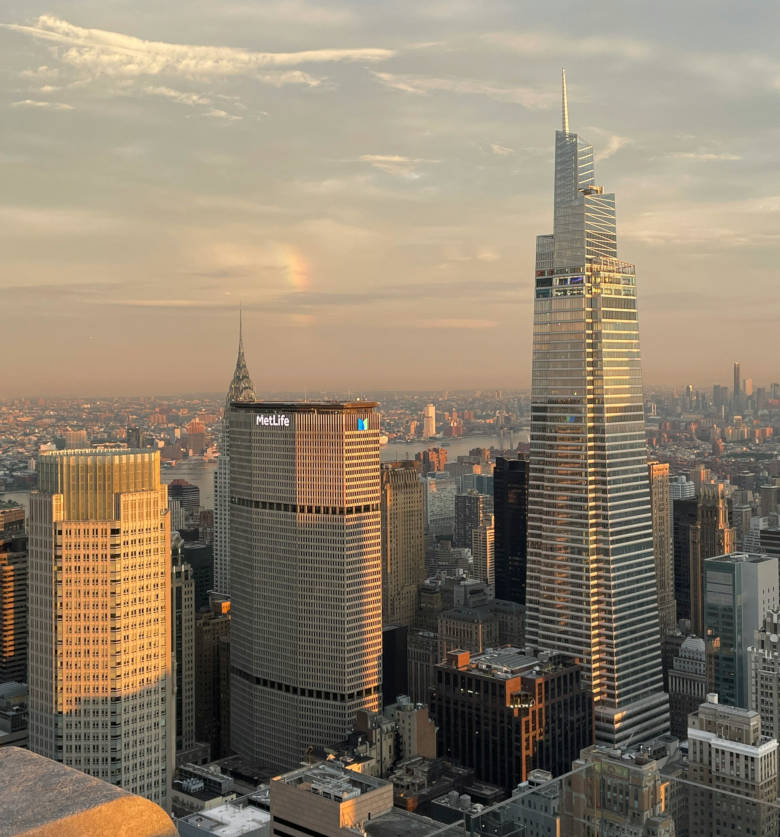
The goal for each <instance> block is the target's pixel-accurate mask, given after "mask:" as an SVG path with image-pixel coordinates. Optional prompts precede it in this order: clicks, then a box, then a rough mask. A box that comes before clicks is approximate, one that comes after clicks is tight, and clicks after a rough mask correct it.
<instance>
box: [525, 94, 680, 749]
mask: <svg viewBox="0 0 780 837" xmlns="http://www.w3.org/2000/svg"><path fill="white" fill-rule="evenodd" d="M529 468H530V477H529V496H528V570H527V598H526V605H527V620H528V621H527V633H528V641H529V642H530V643H532V644H533V645H535V646H537V647H540V648H542V649H545V650H549V651H555V652H561V653H567V654H571V655H575V656H577V657H579V658H581V659H582V660H583V661H584V663H585V668H586V679H587V683H588V686H589V688H590V689H591V690H592V692H593V695H594V702H595V718H596V740H597V741H598V742H599V743H604V744H609V745H612V746H617V745H620V744H622V743H625V742H628V741H629V740H631V741H633V742H634V743H637V742H640V741H643V740H646V739H649V738H652V737H654V736H656V735H659V734H662V733H666V732H667V731H668V729H669V707H668V698H667V696H666V694H665V693H664V692H663V682H662V672H661V649H660V632H659V620H658V595H657V588H656V577H655V559H654V553H653V532H652V522H651V521H652V518H651V507H650V490H649V480H648V470H647V454H646V447H645V432H644V409H643V397H642V373H641V362H640V354H639V330H638V323H637V305H636V275H635V270H634V266H633V265H632V264H629V263H627V262H623V261H620V260H618V258H617V246H616V224H615V201H614V195H611V194H605V193H604V191H603V189H602V188H601V187H599V186H596V185H595V179H594V170H593V149H592V148H591V146H589V145H587V144H586V143H585V142H584V141H583V140H582V139H581V138H580V137H579V136H578V135H577V134H575V133H572V132H570V131H569V130H568V109H567V106H566V98H565V88H564V125H563V130H562V131H558V132H556V142H555V212H554V232H553V234H552V235H545V236H540V237H539V238H538V239H537V259H536V281H535V304H534V340H533V375H532V418H531V446H530V456H529Z"/></svg>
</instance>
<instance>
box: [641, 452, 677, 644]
mask: <svg viewBox="0 0 780 837" xmlns="http://www.w3.org/2000/svg"><path fill="white" fill-rule="evenodd" d="M647 467H648V470H649V476H650V510H651V514H652V516H653V552H654V554H655V579H656V584H657V585H658V621H659V623H660V626H661V636H662V637H664V636H666V635H667V634H673V633H674V631H675V629H676V627H677V603H676V602H675V600H674V550H673V545H672V501H671V498H670V496H669V463H668V462H656V461H655V460H651V461H650V462H648V463H647Z"/></svg>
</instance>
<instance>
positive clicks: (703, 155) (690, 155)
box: [667, 151, 742, 163]
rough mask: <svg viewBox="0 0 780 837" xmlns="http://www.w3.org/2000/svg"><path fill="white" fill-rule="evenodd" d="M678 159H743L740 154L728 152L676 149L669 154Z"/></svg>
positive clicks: (710, 160)
mask: <svg viewBox="0 0 780 837" xmlns="http://www.w3.org/2000/svg"><path fill="white" fill-rule="evenodd" d="M667 156H669V157H674V158H675V159H676V160H699V161H700V162H705V163H707V162H713V161H717V160H741V159H742V155H740V154H728V153H726V152H723V153H716V152H710V151H674V152H672V153H671V154H668V155H667Z"/></svg>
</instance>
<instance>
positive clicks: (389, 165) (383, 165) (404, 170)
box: [360, 154, 439, 180]
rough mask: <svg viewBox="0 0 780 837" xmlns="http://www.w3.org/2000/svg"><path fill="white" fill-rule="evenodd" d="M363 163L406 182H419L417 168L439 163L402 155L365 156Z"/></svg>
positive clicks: (362, 158)
mask: <svg viewBox="0 0 780 837" xmlns="http://www.w3.org/2000/svg"><path fill="white" fill-rule="evenodd" d="M360 160H361V162H363V163H368V164H369V165H370V166H373V167H374V168H375V169H379V171H383V172H385V173H386V174H392V175H393V176H394V177H402V178H404V179H406V180H417V179H418V178H420V177H421V175H420V173H419V172H418V171H417V167H418V166H419V165H421V164H425V163H438V162H439V161H438V160H428V159H425V158H423V157H403V156H401V155H400V154H363V155H361V157H360Z"/></svg>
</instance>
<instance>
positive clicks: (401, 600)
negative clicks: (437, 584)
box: [381, 462, 425, 627]
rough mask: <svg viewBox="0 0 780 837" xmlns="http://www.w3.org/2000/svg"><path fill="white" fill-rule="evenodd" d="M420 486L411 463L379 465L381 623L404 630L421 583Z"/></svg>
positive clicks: (422, 524)
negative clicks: (380, 473) (380, 488)
mask: <svg viewBox="0 0 780 837" xmlns="http://www.w3.org/2000/svg"><path fill="white" fill-rule="evenodd" d="M424 506H425V504H424V499H423V484H422V481H421V480H420V477H419V475H418V473H417V469H416V468H415V466H414V462H390V463H386V464H383V465H382V507H381V512H382V622H383V624H385V625H401V626H405V627H408V626H409V625H411V624H412V622H413V621H414V614H415V611H416V610H417V588H418V587H419V585H420V584H422V583H423V581H425V534H424V533H425V508H424Z"/></svg>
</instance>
